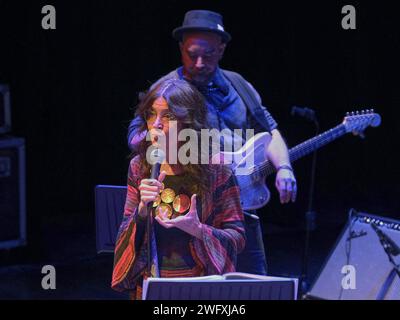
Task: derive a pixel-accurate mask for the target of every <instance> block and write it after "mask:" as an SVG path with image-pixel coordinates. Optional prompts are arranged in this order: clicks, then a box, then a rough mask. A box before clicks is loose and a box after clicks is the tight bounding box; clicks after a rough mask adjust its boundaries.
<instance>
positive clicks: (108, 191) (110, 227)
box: [95, 185, 127, 253]
mask: <svg viewBox="0 0 400 320" xmlns="http://www.w3.org/2000/svg"><path fill="white" fill-rule="evenodd" d="M126 193H127V187H126V186H112V185H97V186H96V188H95V205H96V209H95V211H96V247H97V253H102V252H110V253H112V252H114V247H115V240H116V238H117V233H118V229H119V226H120V224H121V221H122V217H123V212H124V205H125V199H126Z"/></svg>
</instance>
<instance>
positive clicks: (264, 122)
mask: <svg viewBox="0 0 400 320" xmlns="http://www.w3.org/2000/svg"><path fill="white" fill-rule="evenodd" d="M222 72H223V74H224V75H225V77H226V78H227V79H228V80H229V81H230V82H231V84H232V86H233V87H234V88H235V89H236V91H237V93H238V94H239V96H240V98H242V100H243V102H244V104H245V105H246V107H247V109H248V110H249V111H250V113H251V115H252V116H253V117H254V119H256V120H257V122H258V123H259V124H260V125H261V127H262V128H263V129H264V130H265V131H267V132H269V133H271V128H270V126H269V123H268V119H267V117H266V116H265V114H264V112H263V109H262V108H261V105H260V102H259V101H258V99H257V97H256V95H255V94H254V92H253V90H252V89H251V88H250V87H249V85H248V84H247V81H246V80H245V79H244V78H243V77H242V76H241V75H240V74H238V73H236V72H233V71H228V70H222Z"/></svg>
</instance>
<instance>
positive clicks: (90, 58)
mask: <svg viewBox="0 0 400 320" xmlns="http://www.w3.org/2000/svg"><path fill="white" fill-rule="evenodd" d="M45 4H52V5H54V6H55V8H56V10H57V29H56V30H43V29H42V28H41V19H42V16H43V15H42V14H41V8H42V6H43V5H45ZM346 4H352V5H354V6H355V7H356V10H357V29H356V30H344V29H342V27H341V20H342V17H343V15H342V13H341V8H342V7H343V6H344V5H346ZM201 8H203V9H210V10H215V11H218V12H220V13H222V14H223V16H224V23H225V27H226V30H227V31H229V32H230V33H231V34H232V36H233V40H232V41H231V42H230V43H229V45H228V48H227V50H226V53H225V57H224V59H223V61H222V63H221V66H222V67H223V68H226V69H231V70H235V71H238V72H240V73H241V74H242V75H243V76H244V77H245V78H247V79H248V80H249V81H250V82H251V83H252V84H253V85H254V86H255V88H256V89H257V90H258V91H259V93H260V95H261V96H262V98H263V101H264V104H265V105H266V106H268V108H269V110H270V111H271V113H272V114H273V115H274V117H275V118H276V119H277V121H278V123H279V124H280V130H281V132H282V133H283V134H284V136H285V138H286V140H287V143H288V145H289V146H294V145H296V144H297V143H300V142H302V141H303V140H305V139H308V138H310V137H312V136H313V135H314V128H313V126H312V125H311V124H310V123H306V122H305V121H304V120H302V119H299V118H293V117H292V116H291V115H290V110H291V107H292V106H293V105H300V106H308V107H311V108H314V109H315V110H316V111H317V115H318V117H319V121H320V125H321V130H322V131H324V130H327V129H329V128H331V127H333V126H336V125H337V124H339V123H340V122H341V121H342V119H343V116H344V115H345V113H346V112H347V111H353V110H361V109H371V108H374V109H375V111H376V112H378V113H379V114H380V115H381V116H382V124H381V126H380V127H378V128H369V129H367V131H366V138H365V139H364V140H363V139H360V138H359V137H354V136H353V135H351V134H348V135H346V136H344V137H343V138H341V139H340V140H337V141H335V142H334V143H332V144H330V145H328V146H326V147H324V148H323V149H321V150H319V152H318V162H317V174H316V192H315V208H316V211H317V214H318V215H317V217H318V220H317V226H318V228H317V230H316V232H315V233H314V234H313V239H312V240H313V242H312V252H311V253H312V255H311V262H310V264H311V273H312V275H315V273H316V272H317V271H318V270H319V268H320V267H321V264H322V261H323V259H324V258H326V257H327V255H328V254H329V249H330V248H331V247H332V245H333V243H334V240H335V238H336V237H337V236H338V235H339V232H340V230H341V228H342V227H343V225H344V223H345V222H346V219H347V212H348V210H349V209H350V208H356V209H358V210H360V211H365V212H369V213H374V214H377V215H383V216H390V217H393V218H400V206H399V200H398V194H399V193H400V187H399V177H400V170H399V166H398V164H399V161H400V157H399V154H398V152H397V151H398V150H397V148H398V146H399V143H398V137H399V133H400V131H399V130H400V129H399V127H400V126H399V125H398V116H399V115H400V113H399V112H398V105H399V103H400V90H399V89H398V85H399V63H398V57H399V56H400V50H399V49H400V38H399V30H400V28H399V27H400V26H399V18H398V11H397V10H396V8H397V7H396V6H394V5H392V4H391V3H389V2H383V1H382V2H378V1H373V2H366V1H360V2H356V1H350V2H342V1H324V2H293V3H290V2H279V3H278V2H276V1H274V2H272V1H270V2H265V3H264V2H261V1H260V2H251V1H247V2H246V3H243V2H238V3H233V2H232V1H218V2H217V1H209V2H208V1H201V2H200V1H199V2H195V1H192V2H189V1H185V2H184V1H163V2H161V1H160V2H155V1H141V2H139V1H129V2H125V1H104V0H101V1H98V0H96V1H94V0H92V1H48V2H45V1H26V2H23V1H0V30H1V36H0V43H1V45H0V82H5V83H9V84H10V87H11V97H12V124H13V130H12V135H14V136H19V137H25V138H26V149H27V208H28V212H27V216H28V224H27V226H28V246H27V247H25V248H20V249H15V250H12V251H7V252H0V253H1V258H2V260H1V261H0V264H1V265H2V266H3V268H2V269H0V270H2V271H0V272H1V274H2V276H4V278H5V279H9V280H10V281H7V282H6V283H3V287H1V290H0V297H2V298H54V297H56V298H118V297H120V296H119V295H117V294H114V293H113V292H111V290H110V289H109V288H108V286H109V280H110V276H111V264H112V257H110V256H100V257H99V256H97V255H96V252H95V232H94V186H95V185H96V184H116V185H124V184H125V183H126V173H127V166H128V161H129V160H128V155H129V152H128V149H127V145H126V132H127V126H128V123H129V120H130V119H131V118H132V115H133V107H134V106H135V103H136V100H137V93H138V92H139V91H141V90H143V89H145V88H147V87H148V85H149V84H150V83H152V82H153V81H155V80H156V79H158V77H160V76H161V75H164V74H166V73H167V72H169V71H170V70H172V69H173V68H175V67H177V66H178V65H179V64H180V55H179V51H178V44H177V43H176V42H175V41H174V40H173V39H172V37H171V31H172V29H173V28H175V27H177V26H179V25H181V23H182V19H183V15H184V13H185V12H186V11H187V10H189V9H201ZM294 167H295V170H296V176H297V179H298V185H299V194H298V201H297V202H296V203H295V204H289V205H285V206H281V205H280V204H279V201H278V198H277V193H276V191H275V188H274V180H273V179H269V180H268V181H269V186H270V188H271V189H272V191H273V194H272V195H273V199H272V201H271V202H270V203H269V204H268V206H267V207H265V208H263V209H262V210H261V211H260V214H261V216H262V219H263V221H264V229H265V243H266V246H267V254H268V258H269V264H270V271H271V272H272V273H274V274H277V275H296V274H297V275H298V274H299V272H300V266H301V254H302V245H303V224H304V212H305V211H306V209H307V198H308V187H309V182H310V178H309V177H310V167H311V157H310V156H308V157H306V158H304V159H302V160H299V161H298V162H296V163H295V164H294ZM96 259H97V260H96ZM93 261H94V262H93ZM44 264H55V265H56V266H59V269H58V270H60V271H59V274H60V276H59V280H58V281H60V284H59V285H58V288H59V289H58V290H57V293H44V292H43V291H41V289H40V278H41V274H40V268H39V266H41V265H44ZM100 269H101V271H99V270H100ZM95 275H96V277H95ZM17 278H18V279H19V280H16V279H17ZM32 279H33V280H32ZM36 279H39V280H37V281H36ZM83 279H85V280H83ZM11 280H12V281H11ZM83 282H84V284H83ZM0 286H1V285H0ZM96 286H98V287H96Z"/></svg>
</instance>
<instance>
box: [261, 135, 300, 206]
mask: <svg viewBox="0 0 400 320" xmlns="http://www.w3.org/2000/svg"><path fill="white" fill-rule="evenodd" d="M271 134H272V139H271V142H270V144H269V146H268V147H267V149H266V152H267V158H268V159H269V160H270V161H271V162H272V163H273V164H274V166H275V168H276V171H277V172H276V179H275V186H276V188H277V189H278V192H279V197H280V200H281V203H288V202H290V201H292V202H294V201H295V200H296V195H297V183H296V178H295V177H294V173H293V169H292V167H291V165H290V160H289V153H288V149H287V147H286V143H285V141H284V140H283V137H282V135H281V134H280V132H279V131H278V130H277V129H274V130H272V131H271Z"/></svg>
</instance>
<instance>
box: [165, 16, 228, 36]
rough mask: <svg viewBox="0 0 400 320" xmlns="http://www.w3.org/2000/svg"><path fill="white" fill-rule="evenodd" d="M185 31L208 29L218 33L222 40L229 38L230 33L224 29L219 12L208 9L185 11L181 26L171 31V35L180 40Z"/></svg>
mask: <svg viewBox="0 0 400 320" xmlns="http://www.w3.org/2000/svg"><path fill="white" fill-rule="evenodd" d="M186 31H208V32H213V33H216V34H219V35H220V36H221V37H222V41H223V42H228V41H229V40H231V38H232V37H231V35H230V34H229V33H228V32H226V31H225V30H224V25H223V23H222V16H221V15H220V14H219V13H216V12H213V11H208V10H191V11H188V12H186V14H185V18H184V20H183V24H182V26H181V27H179V28H176V29H174V31H172V36H173V37H174V38H175V39H176V40H178V41H180V40H182V34H183V33H184V32H186Z"/></svg>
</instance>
